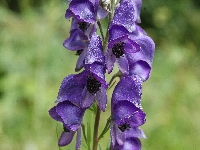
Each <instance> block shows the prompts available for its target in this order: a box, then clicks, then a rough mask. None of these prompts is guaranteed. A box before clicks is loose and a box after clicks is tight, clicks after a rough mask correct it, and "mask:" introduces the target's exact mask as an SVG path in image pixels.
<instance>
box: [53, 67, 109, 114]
mask: <svg viewBox="0 0 200 150" xmlns="http://www.w3.org/2000/svg"><path fill="white" fill-rule="evenodd" d="M104 74H105V67H104V66H103V65H100V64H95V63H93V64H92V65H87V66H86V70H84V71H83V72H81V73H79V74H76V75H70V76H67V77H66V78H64V80H63V82H62V83H61V86H60V90H59V93H58V98H57V102H63V101H70V102H72V103H73V104H75V105H77V106H80V107H81V108H84V109H86V108H89V107H90V106H91V105H92V104H93V102H94V100H95V99H96V100H97V102H98V105H99V107H100V108H101V110H102V111H105V108H106V104H107V96H106V89H107V87H108V85H107V83H106V81H105V76H104Z"/></svg>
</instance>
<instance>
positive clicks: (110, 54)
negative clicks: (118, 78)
mask: <svg viewBox="0 0 200 150" xmlns="http://www.w3.org/2000/svg"><path fill="white" fill-rule="evenodd" d="M109 34H110V40H109V44H108V49H107V53H106V66H107V69H108V73H110V72H111V71H112V69H113V66H114V62H115V61H116V63H117V65H118V68H119V70H120V71H121V72H122V73H123V74H126V75H133V74H134V75H139V76H140V77H141V79H142V80H143V81H145V80H147V79H148V78H149V74H150V71H151V66H152V61H153V56H154V51H155V44H154V42H153V40H152V39H151V38H150V37H149V36H147V34H146V32H145V31H144V30H143V29H142V28H140V27H139V26H136V30H135V31H134V32H132V33H129V32H128V31H127V30H125V29H123V28H122V27H121V26H116V25H115V26H113V27H112V29H111V30H109Z"/></svg>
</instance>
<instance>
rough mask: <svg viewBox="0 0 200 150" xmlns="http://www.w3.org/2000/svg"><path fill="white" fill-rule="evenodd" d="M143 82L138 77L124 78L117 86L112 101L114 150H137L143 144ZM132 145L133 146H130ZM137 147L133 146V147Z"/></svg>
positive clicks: (111, 126) (112, 139)
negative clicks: (129, 148)
mask: <svg viewBox="0 0 200 150" xmlns="http://www.w3.org/2000/svg"><path fill="white" fill-rule="evenodd" d="M141 94H142V81H141V79H140V78H139V77H138V76H135V75H134V76H123V77H121V80H120V81H119V82H118V84H117V85H116V87H115V89H114V91H113V95H112V100H111V110H112V121H111V124H110V128H111V141H112V145H111V146H112V148H113V149H117V150H118V149H121V150H125V148H124V147H127V146H128V145H129V146H132V147H135V149H136V150H138V149H140V147H141V144H140V142H138V140H139V139H138V138H145V137H146V136H145V134H144V133H143V131H142V130H141V129H140V128H139V126H141V125H143V124H144V123H145V121H146V119H145V116H146V114H145V113H144V112H143V111H142V107H141ZM131 143H132V145H130V144H131ZM134 144H135V145H137V146H133V145H134Z"/></svg>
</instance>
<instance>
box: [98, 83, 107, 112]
mask: <svg viewBox="0 0 200 150" xmlns="http://www.w3.org/2000/svg"><path fill="white" fill-rule="evenodd" d="M96 99H97V102H98V105H99V107H100V109H101V110H102V111H105V109H106V105H107V95H106V89H105V88H104V87H103V86H101V90H100V91H98V92H97V93H96Z"/></svg>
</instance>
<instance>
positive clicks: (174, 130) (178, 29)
mask: <svg viewBox="0 0 200 150" xmlns="http://www.w3.org/2000/svg"><path fill="white" fill-rule="evenodd" d="M199 8H200V1H198V0H176V1H174V0H168V1H161V0H160V1H155V0H143V7H142V12H141V19H142V23H141V26H142V27H143V28H144V29H145V30H146V31H147V33H148V35H149V36H151V37H152V38H153V40H154V41H155V43H156V51H155V58H154V63H153V70H152V73H151V78H150V79H149V80H148V81H146V82H145V83H144V84H143V96H142V105H143V108H144V111H145V112H146V114H147V122H146V124H145V125H143V126H142V129H143V130H144V132H145V134H146V136H147V137H148V139H145V140H142V145H143V150H199V148H200V142H199V141H200V100H199V97H200V49H199V47H200V9H199ZM66 9H67V5H66V3H65V0H58V1H55V0H48V1H47V0H1V1H0V150H13V149H14V150H58V149H59V148H58V146H57V133H58V134H60V132H61V130H62V126H61V125H60V124H57V122H56V121H54V120H52V119H51V118H50V117H49V115H48V110H49V109H50V108H51V107H53V106H54V105H55V104H54V101H55V100H56V97H57V92H58V89H59V86H60V83H61V81H62V79H63V78H64V77H65V76H67V75H69V74H71V73H74V67H75V63H76V59H77V56H75V55H74V53H73V52H70V51H67V50H66V49H65V48H64V47H63V46H62V43H63V41H64V40H65V39H66V38H67V37H68V36H69V29H70V21H69V20H66V19H65V18H64V15H65V10H66ZM108 78H109V77H108ZM110 95H111V92H110V94H109V97H110ZM107 111H108V112H107V113H103V114H102V120H101V124H102V125H101V128H102V127H103V125H104V124H105V122H106V119H107V117H108V116H109V104H108V108H107ZM86 116H89V117H90V120H92V119H91V117H92V116H91V115H90V114H89V113H88V115H86ZM86 119H87V118H86ZM74 139H75V138H74ZM108 140H109V134H107V136H106V137H105V139H104V140H103V141H102V142H101V145H102V147H106V146H107V144H108ZM74 142H75V140H73V143H72V144H71V145H70V146H68V147H64V148H62V150H65V149H74ZM84 145H86V144H85V142H84V141H83V146H82V148H81V149H83V150H84V149H85V148H84ZM103 149H105V148H103Z"/></svg>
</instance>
